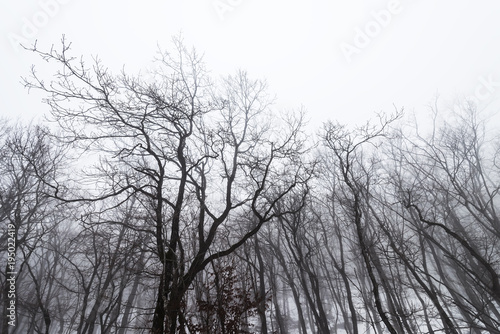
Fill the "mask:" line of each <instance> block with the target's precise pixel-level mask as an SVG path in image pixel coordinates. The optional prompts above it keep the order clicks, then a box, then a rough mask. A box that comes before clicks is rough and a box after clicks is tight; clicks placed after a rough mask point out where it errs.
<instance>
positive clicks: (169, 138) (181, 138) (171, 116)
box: [25, 39, 310, 333]
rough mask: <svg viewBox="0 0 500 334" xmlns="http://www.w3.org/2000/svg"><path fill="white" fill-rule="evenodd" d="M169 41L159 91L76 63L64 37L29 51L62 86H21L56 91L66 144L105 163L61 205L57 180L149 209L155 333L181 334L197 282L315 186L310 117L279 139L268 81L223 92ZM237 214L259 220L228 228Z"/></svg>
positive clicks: (229, 86) (297, 120)
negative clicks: (156, 268)
mask: <svg viewBox="0 0 500 334" xmlns="http://www.w3.org/2000/svg"><path fill="white" fill-rule="evenodd" d="M174 44H175V48H174V53H169V52H160V53H159V58H158V59H157V61H158V62H159V63H160V65H161V66H162V70H161V72H158V73H156V80H157V81H156V82H154V83H152V84H146V83H144V82H143V81H141V80H140V78H135V77H131V76H128V75H127V74H125V73H122V74H121V75H119V76H113V75H112V74H111V73H110V72H109V71H108V70H107V69H105V68H104V67H103V65H102V64H101V63H100V62H99V61H98V60H96V61H95V63H94V65H93V67H92V69H90V68H88V67H87V65H86V64H85V63H84V62H83V60H80V61H77V60H76V59H75V58H73V57H71V56H69V49H70V45H68V44H67V43H66V42H65V41H64V39H63V41H62V50H61V51H60V52H58V51H56V50H55V49H52V50H51V51H49V52H42V51H39V50H38V49H37V48H36V47H34V48H33V49H32V50H33V51H34V52H36V53H37V54H39V55H40V56H41V57H42V58H43V59H45V60H47V61H53V62H55V63H57V64H58V65H60V66H61V69H60V70H59V71H58V72H57V73H56V75H55V79H54V80H53V81H51V82H50V83H45V81H44V80H43V79H41V78H39V77H38V76H37V73H36V72H35V70H34V69H33V71H32V76H31V78H29V79H26V80H25V85H26V87H28V88H37V89H41V90H43V91H45V92H47V93H48V94H49V96H48V98H47V100H46V102H47V103H48V104H49V105H50V106H51V113H52V117H53V119H54V120H56V121H57V122H59V124H60V126H61V128H62V129H63V130H64V131H65V132H64V136H62V137H61V140H62V141H63V142H66V143H69V144H71V145H73V147H74V148H80V149H82V151H83V152H96V154H98V155H99V157H100V158H99V159H100V163H99V164H98V166H97V168H93V169H92V168H91V170H90V171H89V172H88V174H90V178H86V180H87V182H88V181H89V180H95V182H97V185H98V186H97V187H96V188H95V189H88V188H87V189H80V191H84V190H86V191H87V192H88V194H89V195H87V196H85V197H82V196H81V195H78V194H75V195H74V196H73V197H65V198H62V196H60V192H61V190H62V188H61V186H59V185H57V184H50V186H51V187H52V189H53V196H54V197H57V198H60V199H62V200H64V201H69V202H71V201H104V200H106V199H110V198H115V199H119V200H118V201H119V202H120V201H121V202H123V203H124V202H126V201H127V200H128V199H129V198H130V197H131V196H132V195H134V196H137V197H139V198H140V201H141V202H143V203H145V205H148V206H149V207H148V214H149V217H150V219H151V225H150V227H149V232H150V233H153V235H154V239H155V254H156V256H157V261H158V263H159V264H160V265H161V271H160V272H159V273H158V275H159V282H158V293H157V301H156V306H155V310H154V316H153V320H152V325H151V326H152V331H153V333H163V332H170V333H174V332H177V331H180V332H184V331H185V328H184V326H182V324H183V323H184V322H185V319H184V318H183V314H182V313H181V312H180V310H181V309H182V307H181V305H182V302H183V298H184V296H185V293H186V291H187V290H188V288H189V287H190V286H191V284H192V283H193V280H194V278H195V276H196V275H197V274H198V273H199V272H200V271H202V270H203V269H204V268H205V267H206V266H207V265H208V264H210V263H211V262H212V261H214V260H215V259H218V258H220V257H223V256H226V255H229V254H231V253H232V252H234V251H235V250H236V249H238V248H239V247H240V246H241V245H242V244H244V243H245V242H246V241H247V240H248V239H250V238H251V237H252V236H253V235H254V234H255V233H257V231H258V230H259V229H260V227H261V226H262V225H263V224H264V223H266V222H268V221H270V220H271V219H273V218H274V217H276V216H277V213H276V212H275V210H274V208H275V207H276V205H277V204H278V203H279V202H280V201H282V200H283V199H285V198H286V197H287V196H288V195H289V194H291V193H293V192H295V189H296V188H301V187H302V186H303V185H304V184H305V183H306V182H307V180H308V179H309V178H310V173H309V170H308V168H307V166H306V165H305V164H304V163H303V161H302V156H301V155H302V154H303V153H304V152H305V150H306V147H305V138H304V136H303V134H302V132H301V128H302V125H303V121H302V117H303V116H300V115H299V116H298V117H294V116H290V117H288V118H286V119H285V120H284V121H281V125H279V126H278V127H277V128H276V129H279V132H278V131H276V130H275V129H274V128H273V127H274V124H275V123H276V122H279V120H278V119H276V118H272V117H271V113H270V109H269V108H270V103H271V101H270V100H269V98H268V96H267V93H266V85H265V83H264V82H262V81H253V80H250V79H249V78H248V77H247V75H246V74H245V73H244V72H241V71H240V72H238V73H237V74H236V75H235V76H230V77H227V78H226V79H224V80H222V83H221V84H220V86H219V87H220V88H216V86H215V84H214V83H212V82H211V80H210V78H209V77H208V75H207V71H206V69H205V66H204V64H203V62H202V59H201V58H200V57H199V56H198V55H197V54H196V52H195V51H188V50H187V49H186V48H185V47H184V45H183V44H182V42H181V41H180V40H178V39H177V40H175V41H174ZM75 181H76V182H78V183H79V184H80V185H81V184H82V182H81V181H80V180H75ZM113 205H116V204H113ZM117 205H120V204H117ZM239 214H247V215H251V216H253V217H254V218H255V219H254V221H255V224H254V225H252V226H249V227H248V229H247V230H244V231H231V229H229V228H228V227H229V226H230V225H231V224H232V219H233V218H235V217H237V215H239ZM221 231H225V232H228V233H230V234H231V236H230V237H227V236H226V237H225V238H226V240H230V243H229V244H226V245H225V246H223V247H220V246H221V244H220V243H214V242H215V241H217V240H218V237H219V234H220V232H221ZM193 232H194V234H193ZM193 236H195V238H196V240H197V243H196V244H194V245H193V243H192V242H191V240H192V239H193ZM191 246H192V248H190V247H191Z"/></svg>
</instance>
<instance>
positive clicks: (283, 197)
mask: <svg viewBox="0 0 500 334" xmlns="http://www.w3.org/2000/svg"><path fill="white" fill-rule="evenodd" d="M25 52H33V53H35V54H36V55H37V56H38V59H39V60H40V61H39V62H37V63H36V65H35V66H33V67H32V68H31V72H29V70H27V72H26V76H25V77H23V79H22V83H23V84H24V86H25V87H26V91H27V92H28V91H32V90H36V91H38V92H42V93H43V94H44V101H43V102H44V103H46V104H48V106H49V107H50V114H49V115H47V117H46V121H45V122H39V123H34V122H32V123H29V124H27V123H22V122H16V121H14V120H8V119H3V120H2V124H1V125H2V126H1V127H0V129H1V130H0V152H1V153H0V205H1V206H0V221H1V224H2V233H1V234H0V239H1V242H0V248H1V249H0V290H1V293H0V296H1V299H0V307H1V308H2V314H3V315H7V316H3V317H2V320H1V323H0V333H5V334H11V333H20V334H21V333H22V334H25V333H28V334H34V333H46V334H49V333H50V334H52V333H54V334H65V333H78V334H93V333H117V334H126V333H153V334H161V333H182V334H194V333H205V334H208V333H221V334H226V333H228V334H229V333H262V334H271V333H279V334H286V333H297V334H306V333H318V334H327V333H332V334H333V333H347V334H365V333H373V334H382V333H392V334H400V333H408V334H410V333H422V334H423V333H429V334H432V333H435V334H438V333H443V334H444V333H451V334H458V333H464V334H465V333H473V334H479V333H499V330H498V328H500V216H499V214H500V213H499V212H498V210H500V202H499V201H500V195H499V191H500V141H499V139H500V138H499V132H498V128H495V125H494V124H492V123H491V122H489V120H488V119H487V118H485V117H483V115H482V114H481V113H480V112H479V111H478V110H476V106H475V104H474V103H472V102H470V101H467V100H465V101H463V103H461V104H460V108H458V110H457V109H456V108H455V110H445V109H444V108H441V107H438V103H437V102H436V104H433V105H432V106H430V107H429V110H427V111H426V112H427V113H428V115H430V117H428V122H426V124H420V123H419V121H417V120H416V119H415V118H414V117H412V114H411V113H407V112H406V111H403V109H402V108H399V107H398V108H394V109H393V110H388V111H385V112H381V113H379V114H374V116H373V118H372V119H370V120H365V121H364V122H360V123H359V124H358V125H344V124H339V123H338V122H336V121H335V115H334V113H333V112H332V117H331V120H325V121H324V123H323V125H322V126H321V127H320V128H316V129H311V127H309V126H308V124H307V120H308V115H307V112H306V111H305V110H304V109H302V108H300V107H298V108H297V109H296V110H285V111H283V110H278V109H277V108H275V99H274V95H273V92H271V91H269V89H268V87H267V85H266V82H265V81H264V80H263V79H255V78H253V77H252V75H251V73H248V74H247V73H246V72H245V71H237V72H236V73H232V74H230V75H228V76H225V77H216V76H212V75H211V73H210V69H209V64H206V63H205V62H204V60H203V57H202V56H201V54H200V53H197V51H196V50H195V49H192V48H190V47H187V46H186V45H185V44H184V43H183V42H182V40H181V39H175V40H174V42H173V43H172V45H169V46H168V47H167V48H165V49H159V51H158V54H157V55H156V57H155V58H154V59H155V60H154V61H155V64H156V65H157V69H158V70H157V71H156V72H155V73H154V75H153V77H149V78H148V80H146V79H145V78H144V77H143V76H141V75H140V74H139V75H136V74H134V73H127V71H125V70H124V71H122V72H121V73H113V72H112V71H111V70H109V69H108V67H107V66H106V64H104V63H102V62H101V61H100V60H99V59H98V58H94V59H92V58H87V57H86V55H83V56H81V55H79V54H75V53H74V52H73V50H72V49H71V43H69V42H68V41H66V40H64V39H63V40H62V42H61V43H60V44H59V45H56V46H54V47H53V48H52V49H49V50H41V49H38V48H37V47H36V45H35V46H33V47H32V48H31V49H28V50H25ZM44 67H46V68H51V69H53V70H54V72H53V73H52V75H51V76H45V75H41V74H39V72H38V70H39V69H42V68H44ZM332 96H333V92H332ZM332 98H333V97H332ZM327 107H328V106H325V108H327ZM345 112H348V111H345ZM12 301H14V304H15V306H16V307H15V310H14V311H13V312H10V310H12V307H11V305H12ZM9 315H10V317H9ZM9 322H14V324H15V326H12V323H11V324H9Z"/></svg>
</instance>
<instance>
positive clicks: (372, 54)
mask: <svg viewBox="0 0 500 334" xmlns="http://www.w3.org/2000/svg"><path fill="white" fill-rule="evenodd" d="M499 18H500V2H498V1H494V0H490V1H481V0H479V1H463V0H441V1H436V0H400V1H397V0H380V1H379V0H373V1H367V0H342V1H340V0H329V1H326V0H321V1H320V0H317V1H294V0H288V1H284V0H272V1H269V0H268V1H264V0H252V1H250V0H203V1H167V0H145V1H123V0H122V1H111V0H109V1H97V0H87V1H79V0H40V1H6V0H2V2H1V10H0V35H1V44H0V48H1V50H2V52H1V54H0V57H1V64H2V66H1V67H0V83H1V88H2V89H0V115H2V116H7V117H17V116H20V117H23V118H29V117H33V116H39V115H41V114H43V113H44V112H45V111H46V110H47V107H46V106H45V105H42V104H40V99H41V95H40V94H36V93H30V94H29V95H28V94H27V91H26V90H25V89H24V88H23V87H22V86H21V85H20V84H19V81H20V76H21V75H27V74H28V72H29V68H30V65H31V64H32V63H35V64H36V65H37V67H38V68H39V69H40V70H42V69H43V66H44V62H42V61H41V60H40V59H38V58H36V57H34V55H33V54H31V53H29V52H27V51H24V50H21V49H20V48H19V47H17V46H16V44H15V42H16V40H20V41H23V42H28V43H30V42H33V41H34V40H35V39H37V40H38V45H39V47H40V48H45V49H48V48H50V46H51V45H52V44H55V45H58V43H59V40H60V38H61V36H62V34H65V35H66V38H67V39H68V40H69V41H71V42H72V43H73V51H74V55H81V54H83V55H84V56H87V57H88V58H89V59H90V56H92V55H99V56H100V58H101V59H102V60H103V62H104V63H105V64H108V65H109V66H110V67H112V68H116V69H118V68H120V67H121V66H122V65H125V68H126V69H130V70H131V71H137V70H139V69H140V68H147V67H148V66H150V65H151V60H152V58H153V56H154V53H155V50H156V48H157V43H158V44H159V45H161V46H163V47H168V46H169V45H170V44H169V43H170V40H171V38H172V36H174V35H177V34H178V33H179V32H182V33H183V36H184V40H185V43H186V44H188V45H193V46H195V47H196V49H197V50H198V51H200V52H204V53H205V60H206V63H207V65H208V67H209V68H211V69H212V70H213V73H214V74H231V73H233V72H234V71H235V70H236V69H238V68H242V69H246V70H247V71H248V72H249V74H250V76H252V77H257V78H265V79H267V81H268V83H269V86H270V91H271V92H272V93H276V94H277V98H278V100H277V108H299V107H300V106H304V107H305V108H306V109H307V110H308V111H309V116H310V118H311V122H312V123H313V124H319V123H320V122H321V121H323V120H325V119H337V120H339V121H341V122H363V121H364V120H366V119H367V118H369V117H371V116H373V112H375V111H392V110H393V104H395V105H396V106H397V107H405V109H406V110H408V111H415V112H416V113H420V114H422V115H423V114H425V113H427V111H426V105H427V104H428V103H429V102H430V101H431V100H433V98H434V96H435V95H436V93H439V95H440V97H441V102H442V103H443V104H450V103H452V102H451V101H452V99H453V98H454V97H455V96H457V95H460V96H475V97H476V98H477V99H478V100H479V102H480V104H481V106H489V107H488V108H489V109H490V110H492V106H494V105H495V103H498V100H499V99H498V97H499V96H500V19H499Z"/></svg>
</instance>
